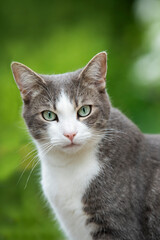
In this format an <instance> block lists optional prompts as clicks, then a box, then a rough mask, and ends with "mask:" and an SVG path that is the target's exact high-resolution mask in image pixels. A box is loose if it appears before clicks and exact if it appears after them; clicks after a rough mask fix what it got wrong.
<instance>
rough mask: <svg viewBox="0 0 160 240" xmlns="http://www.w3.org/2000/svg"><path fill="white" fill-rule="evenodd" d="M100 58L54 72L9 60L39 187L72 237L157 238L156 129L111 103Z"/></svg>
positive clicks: (159, 161) (159, 156) (159, 168)
mask: <svg viewBox="0 0 160 240" xmlns="http://www.w3.org/2000/svg"><path fill="white" fill-rule="evenodd" d="M106 58H107V55H106V53H105V52H101V53H99V54H97V55H96V56H95V57H94V58H93V59H91V61H90V62H89V63H88V64H87V65H86V66H85V67H84V68H82V69H79V70H77V71H75V72H70V73H64V74H58V75H41V74H37V73H35V72H33V71H32V70H31V69H29V68H28V67H26V66H25V65H23V64H20V63H16V62H13V63H12V71H13V75H14V78H15V80H16V83H17V85H18V87H19V89H20V92H21V96H22V98H23V101H24V108H23V117H24V119H25V122H26V124H27V127H28V129H29V132H30V133H31V135H32V137H33V139H34V141H35V144H36V146H37V149H38V153H39V157H40V161H41V172H42V181H41V184H42V188H43V191H44V194H45V196H46V198H47V199H48V201H49V203H50V205H51V207H52V208H53V210H54V212H55V214H56V216H57V219H58V220H59V222H60V225H61V227H62V229H63V231H64V232H65V234H66V236H67V237H68V238H69V239H71V240H102V239H103V240H159V239H160V135H144V134H142V133H141V132H140V130H139V129H138V128H137V127H136V126H135V125H134V124H133V123H132V122H131V121H130V120H129V119H128V118H127V117H125V116H124V115H123V114H122V113H121V112H120V111H119V110H117V109H115V108H113V107H112V106H111V103H110V100H109V97H108V95H107V93H106V90H105V78H106V68H107V67H106ZM42 227H43V226H42Z"/></svg>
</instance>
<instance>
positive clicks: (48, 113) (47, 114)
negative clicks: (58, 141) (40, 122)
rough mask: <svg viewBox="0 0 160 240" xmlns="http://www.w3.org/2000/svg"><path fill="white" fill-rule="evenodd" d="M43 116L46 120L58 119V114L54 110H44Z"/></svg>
mask: <svg viewBox="0 0 160 240" xmlns="http://www.w3.org/2000/svg"><path fill="white" fill-rule="evenodd" d="M42 117H43V118H44V119H45V120H46V121H55V120H57V115H56V114H55V113H54V112H51V111H48V110H46V111H43V112H42Z"/></svg>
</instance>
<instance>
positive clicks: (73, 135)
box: [63, 133, 77, 142]
mask: <svg viewBox="0 0 160 240" xmlns="http://www.w3.org/2000/svg"><path fill="white" fill-rule="evenodd" d="M76 134H77V133H66V134H63V135H64V136H65V137H67V138H68V139H69V140H71V142H72V141H73V138H74V137H75V136H76Z"/></svg>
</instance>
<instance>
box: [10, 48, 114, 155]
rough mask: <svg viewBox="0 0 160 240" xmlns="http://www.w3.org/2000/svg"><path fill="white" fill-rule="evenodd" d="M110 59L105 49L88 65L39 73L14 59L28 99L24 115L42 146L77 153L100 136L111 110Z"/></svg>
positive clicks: (32, 133)
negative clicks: (77, 68)
mask: <svg viewBox="0 0 160 240" xmlns="http://www.w3.org/2000/svg"><path fill="white" fill-rule="evenodd" d="M106 59H107V55H106V53H105V52H101V53H99V54H97V55H96V56H95V57H93V58H92V59H91V61H90V62H89V63H88V64H87V65H86V66H85V67H84V68H82V69H79V70H77V71H75V72H70V73H64V74H56V75H42V74H37V73H35V72H34V71H32V70H31V69H29V68H28V67H26V66H25V65H23V64H20V63H16V62H13V63H12V66H11V67H12V71H13V75H14V78H15V81H16V83H17V85H18V88H19V90H20V92H21V96H22V99H23V102H24V107H23V117H24V119H25V122H26V124H27V126H28V129H29V131H30V133H31V135H32V136H33V138H34V139H35V140H36V142H37V143H38V144H39V145H41V147H44V148H45V147H46V146H47V147H46V149H48V151H49V150H51V149H52V150H53V149H54V150H55V151H61V152H67V153H75V152H77V151H79V150H81V149H83V148H87V147H90V146H92V145H94V144H95V143H97V142H98V141H99V140H100V138H101V137H102V135H103V133H104V131H105V129H106V126H107V119H108V117H109V112H110V102H109V99H108V96H107V93H106V91H105V80H106V71H107V66H106Z"/></svg>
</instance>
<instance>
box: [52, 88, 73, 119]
mask: <svg viewBox="0 0 160 240" xmlns="http://www.w3.org/2000/svg"><path fill="white" fill-rule="evenodd" d="M56 109H57V111H58V112H63V113H66V115H67V114H68V113H73V112H74V109H75V104H74V102H71V99H70V98H69V96H68V95H67V93H66V92H64V91H62V92H61V93H60V95H59V97H58V99H57V102H56Z"/></svg>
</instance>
